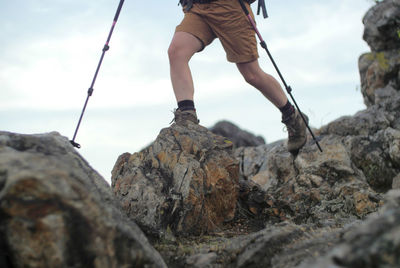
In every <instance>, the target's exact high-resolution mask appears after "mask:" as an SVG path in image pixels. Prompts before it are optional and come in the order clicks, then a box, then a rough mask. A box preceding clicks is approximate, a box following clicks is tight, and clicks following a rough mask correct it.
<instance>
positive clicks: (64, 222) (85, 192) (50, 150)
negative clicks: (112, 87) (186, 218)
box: [0, 132, 166, 267]
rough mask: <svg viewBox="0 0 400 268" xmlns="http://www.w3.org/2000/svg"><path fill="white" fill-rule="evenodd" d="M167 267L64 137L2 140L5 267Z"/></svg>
mask: <svg viewBox="0 0 400 268" xmlns="http://www.w3.org/2000/svg"><path fill="white" fill-rule="evenodd" d="M132 265H134V266H135V267H166V265H165V263H164V261H163V259H162V258H161V256H160V255H159V254H158V252H157V251H155V250H154V249H153V247H152V246H151V245H150V244H149V242H148V240H147V238H146V237H145V235H144V234H143V232H142V231H141V230H140V229H139V228H138V227H137V225H136V224H135V223H134V222H133V221H132V220H130V219H128V218H127V217H126V216H125V215H124V213H122V212H121V210H120V208H119V207H118V203H117V201H116V200H115V198H114V196H113V194H112V191H111V188H110V187H109V185H108V184H107V182H106V181H105V180H104V179H103V178H102V177H101V176H100V175H99V174H98V173H97V172H96V171H95V170H94V169H93V168H91V167H90V166H89V165H88V163H87V162H86V161H85V160H84V159H83V158H82V157H81V156H80V155H79V154H78V153H77V152H76V151H75V150H74V148H73V147H72V146H71V144H70V143H69V141H68V140H67V139H66V138H64V137H62V136H60V135H59V134H57V133H49V134H40V135H20V134H14V133H8V132H0V267H131V266H132Z"/></svg>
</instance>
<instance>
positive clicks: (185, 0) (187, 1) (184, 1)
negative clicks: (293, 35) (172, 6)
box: [178, 0, 268, 19]
mask: <svg viewBox="0 0 400 268" xmlns="http://www.w3.org/2000/svg"><path fill="white" fill-rule="evenodd" d="M213 1H217V0H179V3H178V5H179V4H180V5H181V6H186V8H185V11H189V10H190V9H191V8H192V6H193V3H210V2H213ZM244 1H246V2H247V3H249V4H250V5H251V4H253V3H254V2H255V1H256V0H244ZM261 9H262V12H263V17H264V19H266V18H268V13H267V8H266V7H265V1H264V0H258V7H257V15H260V11H261Z"/></svg>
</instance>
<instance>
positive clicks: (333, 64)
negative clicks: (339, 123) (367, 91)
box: [0, 0, 373, 181]
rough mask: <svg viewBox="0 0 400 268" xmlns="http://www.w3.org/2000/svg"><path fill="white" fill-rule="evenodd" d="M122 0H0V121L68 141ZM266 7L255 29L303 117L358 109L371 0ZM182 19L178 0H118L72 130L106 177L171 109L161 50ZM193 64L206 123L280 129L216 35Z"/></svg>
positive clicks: (277, 135) (8, 127) (274, 135)
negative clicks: (364, 21) (365, 17)
mask: <svg viewBox="0 0 400 268" xmlns="http://www.w3.org/2000/svg"><path fill="white" fill-rule="evenodd" d="M233 1H234V0H233ZM118 3H119V0H86V1H78V0H12V1H1V2H0V30H1V33H2V38H1V49H0V92H1V98H0V130H3V131H10V132H17V133H25V134H31V133H44V132H51V131H57V132H59V133H61V135H64V136H66V137H68V138H69V139H72V136H73V133H74V130H75V127H76V124H77V121H78V118H79V115H80V113H81V109H82V107H83V104H84V101H85V99H86V96H87V89H88V87H89V86H90V83H91V81H92V78H93V75H94V72H95V68H96V66H97V63H98V61H99V58H100V55H101V50H102V48H103V46H104V43H105V41H106V39H107V35H108V32H109V30H110V27H111V24H112V20H113V18H114V15H115V11H116V9H117V6H118ZM266 4H267V9H268V12H269V15H270V17H269V18H268V19H266V20H264V19H262V17H261V16H257V18H256V20H257V24H258V27H259V30H260V32H261V34H262V36H263V38H264V39H265V41H266V43H267V45H268V48H269V49H270V51H271V53H272V55H273V57H274V59H275V61H276V63H277V64H278V66H279V68H280V70H281V72H282V74H283V76H284V78H285V80H286V82H287V83H288V84H289V85H291V87H292V88H293V95H294V97H295V99H296V101H297V102H298V104H299V106H300V108H301V109H302V110H303V111H304V112H305V113H307V114H308V115H309V117H310V124H311V125H312V126H314V127H320V126H322V125H325V124H327V123H329V122H331V121H332V120H334V119H337V118H338V117H340V116H343V115H353V114H354V113H355V112H357V111H359V110H362V109H365V106H364V104H363V100H362V96H361V92H360V89H359V87H360V79H359V73H358V66H357V63H358V57H359V56H360V55H361V54H362V53H365V52H368V51H369V48H368V46H367V45H366V43H365V42H364V41H363V40H362V33H363V24H362V17H363V15H364V14H365V12H366V11H367V10H368V9H369V8H370V7H371V6H372V5H373V1H368V0H323V1H317V0H302V1H299V0H284V1H281V0H267V1H266ZM253 10H254V11H255V10H256V5H253ZM182 17H183V15H182V12H181V8H180V7H178V6H177V0H176V1H165V0H156V1H132V0H126V1H125V3H124V6H123V8H122V12H121V15H120V18H119V21H118V23H117V25H116V28H115V31H114V34H113V36H112V39H111V43H110V50H109V51H108V52H107V53H106V55H105V58H104V62H103V65H102V67H101V70H100V73H99V76H98V79H97V82H96V84H95V87H94V89H95V91H94V93H93V96H92V97H91V98H90V100H89V104H88V108H87V111H86V113H85V116H84V118H83V122H82V125H81V128H80V130H79V133H78V136H77V139H76V141H77V142H78V143H80V144H81V145H82V149H80V150H79V152H80V153H81V154H82V155H83V156H84V157H85V158H86V159H87V160H88V162H89V163H90V164H91V165H92V166H93V167H94V168H95V169H96V170H98V171H99V172H100V173H101V174H102V175H103V176H104V177H105V179H106V180H108V181H110V172H111V169H112V167H113V165H114V163H115V161H116V159H117V157H118V156H119V155H120V154H122V153H124V152H130V153H133V152H136V151H139V150H141V149H142V148H143V147H144V146H146V145H148V144H149V143H151V142H152V141H153V140H154V139H155V138H156V137H157V135H158V133H159V131H160V130H161V129H162V128H164V127H168V126H169V122H170V121H171V119H172V118H173V114H172V112H171V111H172V110H173V109H174V108H175V107H176V103H175V98H174V95H173V92H172V87H171V84H170V80H169V63H168V56H167V49H168V46H169V43H170V40H171V38H172V35H173V33H174V30H175V26H176V25H177V24H179V22H180V21H181V19H182ZM259 54H260V56H261V57H260V59H259V61H260V64H261V66H262V68H263V69H264V70H265V71H266V72H268V73H270V74H272V75H274V76H275V77H277V75H276V72H275V70H274V69H273V67H272V66H271V63H270V62H269V59H268V57H267V54H266V53H265V51H264V50H262V48H260V47H259ZM191 68H192V73H193V77H194V82H195V90H196V94H195V103H196V107H197V110H198V116H199V118H200V121H201V122H200V123H201V124H202V125H204V126H207V127H210V126H212V125H214V124H215V123H216V122H218V121H220V120H222V119H226V120H229V121H231V122H233V123H235V124H236V125H238V126H239V127H241V128H243V129H246V130H248V131H250V132H252V133H254V134H257V135H261V136H263V137H264V138H265V139H266V141H267V142H273V141H276V140H279V139H282V138H285V137H286V135H287V133H285V132H284V131H283V130H282V127H283V125H282V124H281V123H280V114H279V111H278V110H277V109H276V108H274V107H273V106H272V104H270V103H269V102H268V101H267V100H265V99H264V98H263V97H262V95H261V94H260V93H259V92H257V91H256V90H255V89H253V88H251V87H250V86H249V85H247V84H246V83H245V82H244V81H243V79H242V77H241V76H240V74H239V72H238V71H237V69H236V67H235V65H234V64H231V63H228V62H227V61H226V56H225V52H224V51H223V49H222V47H221V45H220V43H219V41H218V40H216V41H214V43H213V44H211V46H210V47H208V48H207V49H206V50H205V51H204V52H202V53H199V54H197V55H195V56H194V58H193V60H192V62H191Z"/></svg>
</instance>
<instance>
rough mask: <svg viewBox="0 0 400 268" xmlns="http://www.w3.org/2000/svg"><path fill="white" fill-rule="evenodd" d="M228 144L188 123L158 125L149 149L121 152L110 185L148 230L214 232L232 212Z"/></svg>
mask: <svg viewBox="0 0 400 268" xmlns="http://www.w3.org/2000/svg"><path fill="white" fill-rule="evenodd" d="M231 154H232V143H231V142H230V141H227V140H226V139H224V138H223V137H221V136H217V135H215V134H213V133H212V132H210V131H209V130H207V129H206V128H204V127H202V126H200V125H195V124H192V123H189V125H188V127H182V126H178V125H175V124H174V125H172V126H171V127H169V128H165V129H163V130H162V131H161V132H160V134H159V136H158V137H157V139H156V140H155V141H154V143H152V144H151V145H150V146H149V147H148V148H146V149H144V150H143V151H141V152H139V153H135V154H133V155H131V154H128V153H127V154H124V155H122V156H120V158H119V159H118V161H117V162H116V164H115V167H114V169H113V172H112V174H113V176H112V187H113V189H114V193H115V195H116V196H117V197H118V198H119V200H120V201H121V204H122V207H123V208H124V210H125V211H126V212H127V214H128V215H129V216H130V217H131V218H133V219H135V221H137V222H138V224H139V225H140V226H141V227H142V228H143V230H144V231H145V232H147V233H148V234H154V235H160V234H162V232H165V231H166V230H171V231H172V232H173V233H174V234H178V235H193V234H197V235H198V234H202V233H207V232H213V231H217V230H218V228H220V227H221V225H222V224H223V222H224V221H227V220H231V219H232V218H233V217H234V214H235V207H236V201H237V198H238V188H239V186H238V177H239V166H238V161H237V160H236V159H235V158H234V157H233V156H231Z"/></svg>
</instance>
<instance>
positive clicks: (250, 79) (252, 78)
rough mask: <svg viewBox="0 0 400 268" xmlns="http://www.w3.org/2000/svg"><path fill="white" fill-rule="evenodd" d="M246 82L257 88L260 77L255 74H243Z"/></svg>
mask: <svg viewBox="0 0 400 268" xmlns="http://www.w3.org/2000/svg"><path fill="white" fill-rule="evenodd" d="M243 78H244V80H245V81H246V82H247V83H249V84H250V85H252V86H256V85H257V84H258V80H259V79H258V75H257V73H254V72H248V73H245V74H243Z"/></svg>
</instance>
